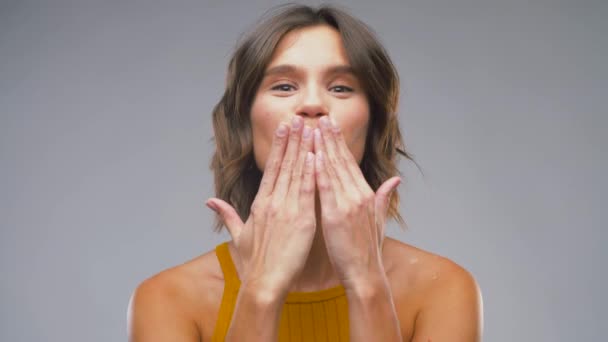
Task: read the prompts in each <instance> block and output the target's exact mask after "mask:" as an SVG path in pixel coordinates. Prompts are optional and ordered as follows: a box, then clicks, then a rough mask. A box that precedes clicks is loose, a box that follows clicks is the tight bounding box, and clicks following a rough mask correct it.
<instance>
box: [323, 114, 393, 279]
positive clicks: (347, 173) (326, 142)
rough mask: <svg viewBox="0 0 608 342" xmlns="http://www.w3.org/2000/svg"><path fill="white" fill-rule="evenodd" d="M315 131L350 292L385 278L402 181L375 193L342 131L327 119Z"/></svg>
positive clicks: (337, 257) (330, 228)
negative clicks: (391, 220)
mask: <svg viewBox="0 0 608 342" xmlns="http://www.w3.org/2000/svg"><path fill="white" fill-rule="evenodd" d="M319 121H320V128H317V129H315V132H314V136H315V137H314V139H315V140H314V143H315V155H316V159H315V177H316V183H317V188H318V190H319V199H320V203H321V208H320V210H321V225H322V228H323V236H324V239H325V245H326V248H327V252H328V254H329V258H330V261H331V262H332V265H333V266H334V269H335V271H336V272H337V274H338V276H339V277H340V281H341V282H342V284H343V285H344V286H345V288H346V289H349V287H352V286H355V285H358V284H360V283H361V282H364V281H366V280H368V279H373V277H377V276H382V277H384V266H383V264H382V243H383V241H384V233H385V224H386V216H387V211H388V206H389V200H390V195H391V193H392V191H393V190H394V189H395V188H396V187H397V186H398V185H399V183H400V182H401V178H399V177H392V178H389V179H388V180H387V181H385V182H384V183H383V184H382V185H381V186H380V187H379V188H378V190H377V191H376V192H375V193H374V191H373V190H372V189H371V187H370V186H369V184H368V183H367V181H366V180H365V177H364V176H363V173H362V172H361V169H360V168H359V164H358V163H357V160H356V159H355V158H354V156H353V155H352V153H351V152H350V149H349V148H348V146H347V145H346V142H345V141H344V137H343V135H342V132H341V130H340V128H339V127H337V126H336V125H335V124H332V123H331V122H330V121H329V119H328V118H327V117H326V116H324V117H322V118H321V119H320V120H319Z"/></svg>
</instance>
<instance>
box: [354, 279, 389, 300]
mask: <svg viewBox="0 0 608 342" xmlns="http://www.w3.org/2000/svg"><path fill="white" fill-rule="evenodd" d="M344 289H345V291H346V294H347V296H348V297H352V298H358V299H373V298H375V297H377V296H378V294H380V293H382V292H384V291H387V290H390V286H389V282H388V278H387V277H386V274H384V272H375V273H373V274H368V275H366V276H365V277H359V278H354V279H352V280H350V281H346V282H344Z"/></svg>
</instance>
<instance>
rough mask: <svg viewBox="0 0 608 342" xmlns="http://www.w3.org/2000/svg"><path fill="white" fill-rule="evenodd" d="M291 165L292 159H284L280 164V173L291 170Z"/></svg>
mask: <svg viewBox="0 0 608 342" xmlns="http://www.w3.org/2000/svg"><path fill="white" fill-rule="evenodd" d="M292 165H293V158H285V159H284V160H283V163H282V164H281V171H285V170H288V169H290V168H291V166H292Z"/></svg>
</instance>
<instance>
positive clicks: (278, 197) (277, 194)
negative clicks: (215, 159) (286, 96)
mask: <svg viewBox="0 0 608 342" xmlns="http://www.w3.org/2000/svg"><path fill="white" fill-rule="evenodd" d="M312 144H313V139H312V129H311V128H310V127H308V126H304V122H303V119H302V118H301V117H299V116H294V118H293V120H292V126H291V129H290V128H289V126H288V125H287V124H286V123H281V124H279V127H278V128H277V130H276V131H275V135H274V138H273V142H272V147H271V150H270V154H269V156H268V159H267V160H266V166H265V170H264V174H263V176H262V181H261V183H260V188H259V190H258V193H257V195H256V197H255V199H254V201H253V204H252V206H251V212H250V216H249V218H248V219H247V221H246V223H243V221H242V220H241V219H240V217H239V215H238V214H237V212H236V210H235V209H234V208H233V207H232V206H231V205H230V204H228V203H226V202H225V201H222V200H220V199H218V198H210V199H209V200H208V201H207V206H208V207H209V208H211V209H213V210H214V211H216V212H217V213H218V214H219V215H220V217H221V219H222V221H223V222H224V225H225V226H226V227H227V228H228V232H229V233H230V236H231V237H232V239H233V241H234V245H235V246H236V251H237V253H238V256H237V257H238V258H239V259H240V260H241V261H242V268H243V269H242V274H241V277H242V283H243V285H244V286H253V288H255V289H256V290H257V291H263V292H265V293H266V294H270V295H272V296H285V295H286V294H287V292H288V291H289V287H290V285H291V283H292V281H293V280H294V278H295V277H296V276H297V275H298V274H299V273H300V272H301V270H302V269H303V267H304V264H305V262H306V259H307V257H308V253H309V251H310V247H311V245H312V241H313V238H314V235H315V229H316V219H315V207H314V206H315V188H316V187H315V177H314V154H313V153H312V152H311V151H312Z"/></svg>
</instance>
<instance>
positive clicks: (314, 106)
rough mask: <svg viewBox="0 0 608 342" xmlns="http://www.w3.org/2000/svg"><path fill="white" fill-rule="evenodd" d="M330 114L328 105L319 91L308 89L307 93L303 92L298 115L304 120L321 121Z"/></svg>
mask: <svg viewBox="0 0 608 342" xmlns="http://www.w3.org/2000/svg"><path fill="white" fill-rule="evenodd" d="M328 113H329V110H328V108H327V105H326V104H325V101H324V99H323V96H322V94H320V93H319V90H318V89H312V88H308V90H307V91H305V92H303V94H302V98H301V100H300V102H299V103H298V105H297V108H296V114H297V115H300V116H302V117H303V118H304V119H306V118H309V119H319V118H320V117H321V116H323V115H327V114H328Z"/></svg>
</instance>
